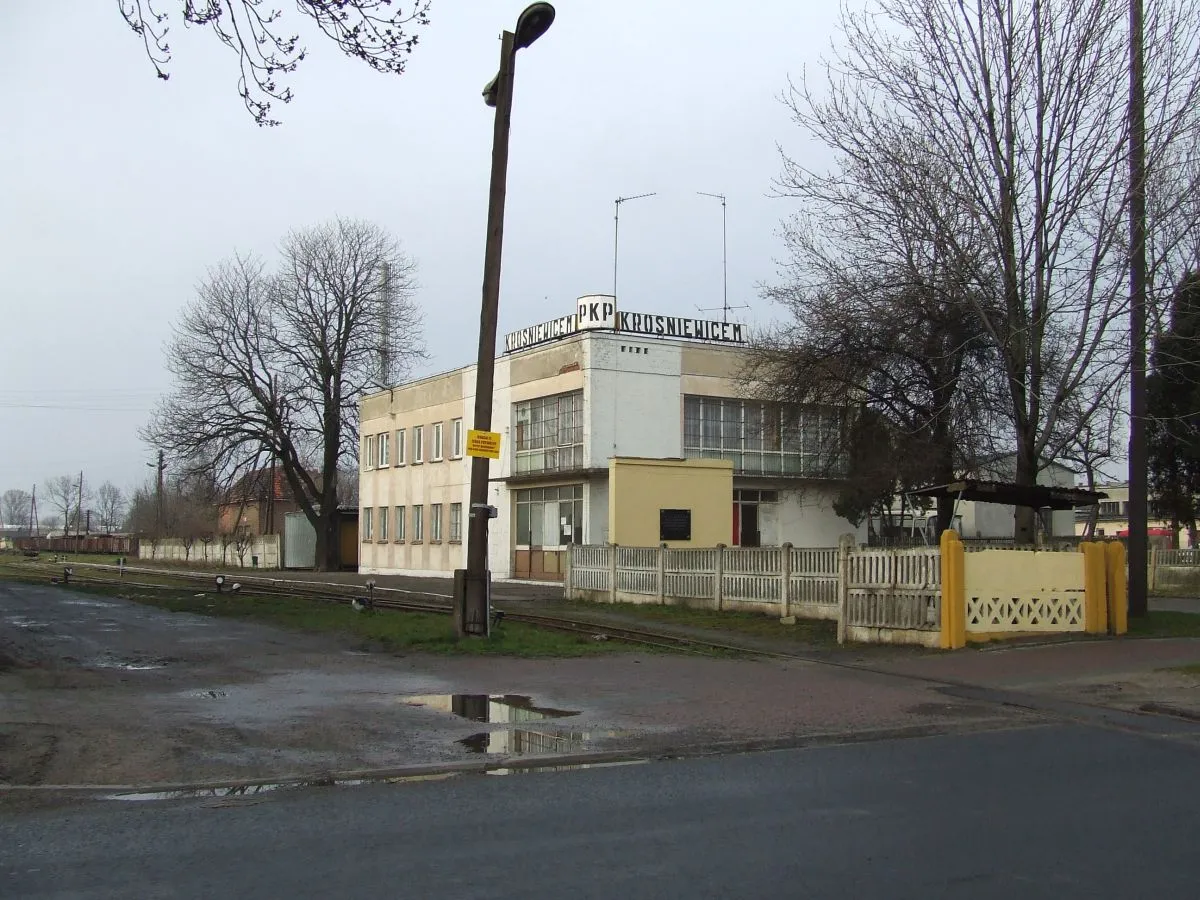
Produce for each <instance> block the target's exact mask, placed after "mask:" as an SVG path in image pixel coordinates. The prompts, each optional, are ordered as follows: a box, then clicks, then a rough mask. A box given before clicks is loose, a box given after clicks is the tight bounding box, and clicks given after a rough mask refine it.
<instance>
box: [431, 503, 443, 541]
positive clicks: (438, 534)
mask: <svg viewBox="0 0 1200 900" xmlns="http://www.w3.org/2000/svg"><path fill="white" fill-rule="evenodd" d="M429 539H430V540H431V541H435V542H440V541H441V540H442V504H440V503H435V504H433V505H432V506H430V507H429Z"/></svg>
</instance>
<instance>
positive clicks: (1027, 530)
mask: <svg viewBox="0 0 1200 900" xmlns="http://www.w3.org/2000/svg"><path fill="white" fill-rule="evenodd" d="M1037 473H1038V467H1037V460H1036V459H1035V458H1034V453H1033V441H1032V439H1030V437H1029V436H1026V435H1025V434H1020V435H1018V441H1017V471H1016V476H1015V477H1014V479H1013V481H1014V483H1016V484H1018V485H1021V486H1023V487H1032V486H1033V485H1035V484H1037ZM1036 536H1037V510H1036V509H1034V508H1033V507H1032V506H1018V507H1016V508H1015V510H1014V511H1013V539H1014V541H1015V542H1016V544H1017V545H1018V546H1021V545H1031V544H1033V543H1034V541H1035V539H1036Z"/></svg>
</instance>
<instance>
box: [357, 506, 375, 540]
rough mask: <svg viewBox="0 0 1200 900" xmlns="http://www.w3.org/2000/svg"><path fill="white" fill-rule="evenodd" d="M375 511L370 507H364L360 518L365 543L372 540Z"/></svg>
mask: <svg viewBox="0 0 1200 900" xmlns="http://www.w3.org/2000/svg"><path fill="white" fill-rule="evenodd" d="M374 511H375V510H373V509H371V507H369V506H364V507H363V509H362V515H361V516H360V517H359V518H360V519H361V520H362V539H363V540H364V541H369V540H371V513H373V512H374Z"/></svg>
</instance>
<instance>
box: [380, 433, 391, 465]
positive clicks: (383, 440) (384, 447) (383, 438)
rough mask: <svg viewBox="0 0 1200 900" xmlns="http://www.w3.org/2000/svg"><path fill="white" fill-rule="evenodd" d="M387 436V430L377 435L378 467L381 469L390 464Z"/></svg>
mask: <svg viewBox="0 0 1200 900" xmlns="http://www.w3.org/2000/svg"><path fill="white" fill-rule="evenodd" d="M388 436H389V435H388V432H386V431H385V432H383V433H382V434H380V435H379V467H380V468H381V469H382V468H383V467H384V466H387V465H389V464H390V461H389V460H388V451H389V450H390V449H391V447H390V446H389V445H388Z"/></svg>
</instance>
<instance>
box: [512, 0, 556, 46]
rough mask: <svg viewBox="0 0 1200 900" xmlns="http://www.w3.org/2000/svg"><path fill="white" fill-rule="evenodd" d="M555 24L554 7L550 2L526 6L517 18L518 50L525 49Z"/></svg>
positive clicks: (516, 43) (516, 44)
mask: <svg viewBox="0 0 1200 900" xmlns="http://www.w3.org/2000/svg"><path fill="white" fill-rule="evenodd" d="M552 24H554V7H553V6H551V5H550V4H549V3H534V4H532V5H530V6H527V7H525V11H524V12H522V13H521V15H520V16H519V17H518V18H517V30H516V42H515V46H516V48H517V49H518V50H524V49H525V48H526V47H528V46H529V45H530V44H532V43H533V42H534V41H536V40H537V39H538V38H540V37H541V36H542V35H543V34H545V33H546V32H547V31H549V30H550V26H551V25H552Z"/></svg>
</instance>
